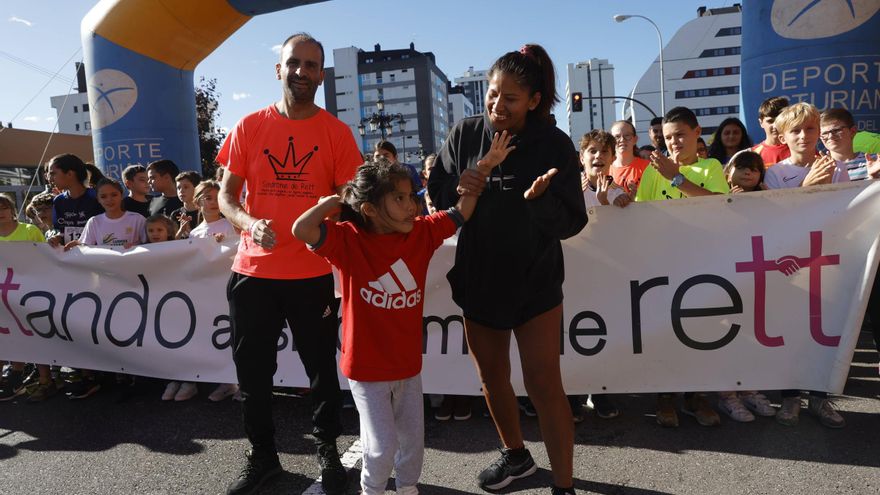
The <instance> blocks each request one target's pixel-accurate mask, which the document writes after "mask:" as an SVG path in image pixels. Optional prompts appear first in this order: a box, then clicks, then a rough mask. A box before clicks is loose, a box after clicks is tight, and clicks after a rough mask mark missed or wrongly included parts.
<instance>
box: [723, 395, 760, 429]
mask: <svg viewBox="0 0 880 495" xmlns="http://www.w3.org/2000/svg"><path fill="white" fill-rule="evenodd" d="M718 409H720V410H721V412H723V413H724V414H726V415H728V416H730V419H732V420H734V421H739V422H740V423H748V422H750V421H754V420H755V415H754V414H752V413H751V412H749V410H748V409H746V406H744V405H743V403H742V402H741V401H740V400H739V397H737V396H736V394H733V395H728V396H727V397H721V398H720V399H718Z"/></svg>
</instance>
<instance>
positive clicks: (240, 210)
mask: <svg viewBox="0 0 880 495" xmlns="http://www.w3.org/2000/svg"><path fill="white" fill-rule="evenodd" d="M323 67H324V48H323V46H322V45H321V43H320V42H318V41H317V40H315V39H314V38H312V37H311V36H310V35H308V34H305V33H299V34H295V35H293V36H291V37H290V38H288V39H287V40H286V41H285V42H284V44H283V45H282V49H281V60H280V63H278V64H276V66H275V71H276V75H277V78H278V79H279V80H280V81H281V87H282V98H281V100H280V101H278V102H276V103H273V104H272V105H270V106H268V107H267V108H263V109H262V110H258V111H257V112H254V113H252V114H250V115H248V116H246V117H244V118H243V119H242V120H241V121H240V122H239V123H238V124H237V125H236V126H235V128H234V129H233V130H232V132H231V133H230V134H229V136H228V137H227V139H226V141H225V142H224V143H223V147H222V148H221V150H220V153H219V154H218V155H217V161H218V162H220V163H222V164H224V165H225V166H226V173H225V174H224V175H223V185H222V188H221V192H220V209H221V211H222V212H223V214H224V215H225V216H226V218H227V219H228V220H229V221H230V222H231V223H232V224H233V225H235V226H236V227H238V228H239V229H241V241H240V243H239V247H238V254H237V255H236V257H235V262H234V263H233V265H232V276H231V278H230V280H229V285H228V287H227V298H228V299H229V316H230V319H231V320H232V344H233V347H232V352H233V360H234V361H235V369H236V372H237V375H238V383H239V386H240V387H241V395H242V412H243V418H244V426H245V431H246V432H247V436H248V440H249V441H250V442H251V445H252V446H253V449H252V451H251V452H250V453H248V455H247V465H246V466H245V468H244V469H243V470H242V473H241V475H240V476H239V477H238V478H237V479H236V480H235V481H233V483H232V484H231V485H230V486H229V489H228V491H227V494H240V493H251V492H252V491H253V490H255V489H256V488H258V487H259V486H260V485H262V484H263V483H264V482H265V481H266V480H268V479H269V478H271V477H273V476H275V475H277V474H278V473H280V472H281V465H280V463H279V462H278V454H277V450H276V448H275V440H274V434H275V427H274V424H273V422H272V385H273V380H272V377H273V376H274V374H275V370H276V369H277V364H276V359H277V350H276V346H277V344H278V339H279V336H280V333H281V330H282V327H283V326H284V323H285V321H286V322H287V324H288V326H289V327H290V329H291V334H292V336H293V341H294V343H295V345H296V349H297V351H298V353H299V357H300V359H301V360H302V364H303V366H304V368H305V371H306V374H307V375H308V377H309V380H310V381H311V389H312V393H311V396H312V398H313V400H314V412H313V415H312V421H313V429H312V434H313V436H314V437H315V441H316V443H317V446H318V461H319V463H320V465H321V476H322V484H323V487H324V491H325V492H326V493H328V494H334V493H341V492H343V491H344V490H345V486H346V484H347V473H346V471H345V468H343V467H342V464H341V463H340V461H339V452H338V451H337V448H336V438H337V437H338V436H339V434H340V433H341V430H342V425H341V421H340V417H339V412H340V409H341V404H342V399H341V393H340V389H339V380H338V375H337V371H336V342H337V320H336V314H337V309H338V303H337V302H336V300H335V299H334V295H333V276H332V274H331V272H330V265H329V264H327V262H326V261H325V260H323V259H322V258H321V257H319V256H317V255H316V254H314V253H312V252H311V251H309V249H308V248H306V246H305V244H304V243H302V242H301V241H298V240H297V239H295V238H294V237H293V235H292V234H291V226H292V225H293V222H294V220H296V218H297V217H299V216H300V215H301V214H302V213H303V212H305V211H306V210H308V209H309V208H311V207H312V206H313V205H315V203H317V201H318V198H320V197H322V196H329V195H333V194H336V193H337V192H339V191H340V190H341V188H342V186H343V185H344V184H345V183H346V182H347V181H348V180H350V179H351V178H352V177H353V176H354V172H355V170H356V169H357V166H358V165H359V164H360V163H361V161H362V160H361V155H360V151H359V150H358V148H357V145H356V144H355V141H354V136H352V134H351V131H350V130H349V128H348V126H346V125H345V124H344V123H342V122H341V121H339V120H338V119H336V118H335V117H334V116H332V115H331V114H329V113H328V112H327V111H325V110H324V109H322V108H320V107H318V106H317V105H316V104H315V101H314V98H315V92H316V91H317V89H318V86H320V85H321V83H322V82H323V81H324V69H323ZM242 189H245V190H246V196H245V200H244V205H242V203H241V200H240V198H241V192H242Z"/></svg>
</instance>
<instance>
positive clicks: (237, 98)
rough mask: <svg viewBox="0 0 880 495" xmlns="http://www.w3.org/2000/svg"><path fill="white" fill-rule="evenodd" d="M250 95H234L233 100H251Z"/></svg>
mask: <svg viewBox="0 0 880 495" xmlns="http://www.w3.org/2000/svg"><path fill="white" fill-rule="evenodd" d="M250 97H251V94H250V93H232V99H233V100H235V101H238V100H243V99H245V98H250Z"/></svg>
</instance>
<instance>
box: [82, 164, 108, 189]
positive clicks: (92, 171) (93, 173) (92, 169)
mask: <svg viewBox="0 0 880 495" xmlns="http://www.w3.org/2000/svg"><path fill="white" fill-rule="evenodd" d="M85 165H86V171H88V172H89V179H88V183H89V187H97V186H98V183H99V182H101V181H102V180H103V179H104V173H103V172H101V169H100V168H98V167H97V165H95V164H94V163H86V164H85Z"/></svg>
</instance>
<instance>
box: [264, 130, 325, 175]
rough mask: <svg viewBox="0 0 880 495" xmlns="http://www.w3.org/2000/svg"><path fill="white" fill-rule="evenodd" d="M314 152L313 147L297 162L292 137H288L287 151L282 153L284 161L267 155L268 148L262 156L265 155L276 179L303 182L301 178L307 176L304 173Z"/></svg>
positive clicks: (316, 148)
mask: <svg viewBox="0 0 880 495" xmlns="http://www.w3.org/2000/svg"><path fill="white" fill-rule="evenodd" d="M316 151H318V147H317V146H315V147H314V148H313V149H312V151H309V152H308V153H307V154H306V155H305V156H304V157H302V158H300V159H299V160H297V159H296V148H295V147H294V145H293V136H290V137H288V138H287V150H286V151H285V153H284V161H281V160H279V159H278V158H277V157H275V156H274V155H272V154H271V153H269V148H266V149H264V150H263V154H265V155H266V158H267V159H268V160H269V166H271V167H272V170H274V171H275V178H276V179H278V180H295V181H299V180H305V178H303V176H304V175H308V174H307V173H306V171H305V170H306V165H308V164H309V161H311V159H312V155H314V154H315V152H316Z"/></svg>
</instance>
